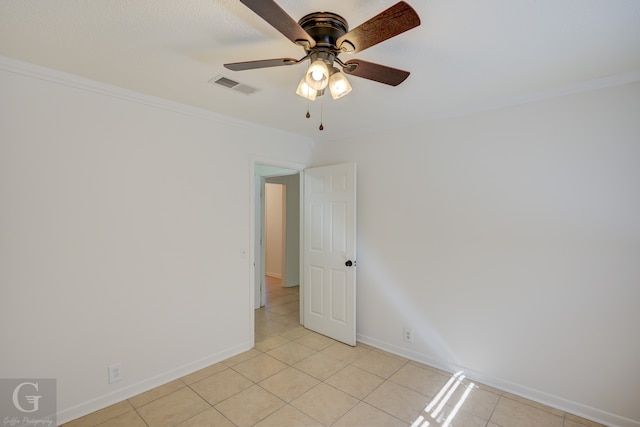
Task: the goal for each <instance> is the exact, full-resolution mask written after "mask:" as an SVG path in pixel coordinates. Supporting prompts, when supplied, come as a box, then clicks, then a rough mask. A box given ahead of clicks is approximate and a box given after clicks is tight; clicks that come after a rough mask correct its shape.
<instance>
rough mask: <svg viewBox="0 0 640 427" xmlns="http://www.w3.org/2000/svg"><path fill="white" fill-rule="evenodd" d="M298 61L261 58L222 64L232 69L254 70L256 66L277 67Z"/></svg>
mask: <svg viewBox="0 0 640 427" xmlns="http://www.w3.org/2000/svg"><path fill="white" fill-rule="evenodd" d="M298 62H299V61H298V60H297V59H294V58H277V59H261V60H259V61H245V62H231V63H229V64H224V66H225V68H228V69H229V70H232V71H243V70H254V69H256V68H268V67H279V66H281V65H294V64H297V63H298Z"/></svg>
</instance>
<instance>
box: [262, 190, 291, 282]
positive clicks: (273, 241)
mask: <svg viewBox="0 0 640 427" xmlns="http://www.w3.org/2000/svg"><path fill="white" fill-rule="evenodd" d="M264 187H265V188H264V189H265V204H264V205H265V208H264V211H265V215H264V216H265V218H264V222H265V233H264V234H265V245H264V247H265V256H264V258H265V274H266V275H267V276H272V277H277V278H282V275H283V271H282V270H283V265H284V244H285V238H286V237H285V234H284V233H285V223H284V221H285V217H284V215H285V206H284V203H285V188H284V185H282V184H270V183H266V184H265V186H264Z"/></svg>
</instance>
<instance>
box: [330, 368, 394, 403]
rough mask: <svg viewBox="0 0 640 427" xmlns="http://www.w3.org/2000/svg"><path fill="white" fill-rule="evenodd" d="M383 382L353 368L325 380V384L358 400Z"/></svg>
mask: <svg viewBox="0 0 640 427" xmlns="http://www.w3.org/2000/svg"><path fill="white" fill-rule="evenodd" d="M384 381H385V380H384V378H381V377H379V376H377V375H374V374H372V373H370V372H367V371H365V370H363V369H360V368H356V367H355V366H347V367H346V368H344V369H343V370H341V371H338V372H336V373H335V374H334V375H332V376H330V377H329V378H327V379H326V380H325V382H326V383H327V384H330V385H332V386H334V387H335V388H337V389H339V390H342V391H344V392H345V393H349V394H350V395H351V396H353V397H356V398H358V399H364V398H365V397H366V396H367V395H368V394H369V393H371V392H372V391H373V390H375V389H376V388H378V386H380V384H382V383H383V382H384Z"/></svg>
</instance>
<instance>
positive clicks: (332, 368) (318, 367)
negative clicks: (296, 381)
mask: <svg viewBox="0 0 640 427" xmlns="http://www.w3.org/2000/svg"><path fill="white" fill-rule="evenodd" d="M345 366H347V365H346V363H343V362H340V361H338V360H336V359H333V358H331V357H329V356H325V355H324V354H322V353H315V354H312V355H311V356H309V357H307V358H306V359H304V360H301V361H300V362H298V363H296V364H295V365H294V367H295V368H297V369H300V370H301V371H303V372H305V373H307V374H309V375H311V376H312V377H315V378H317V379H319V380H321V381H324V380H326V379H327V378H329V377H330V376H331V375H333V374H335V373H336V372H338V371H339V370H341V369H343V368H344V367H345Z"/></svg>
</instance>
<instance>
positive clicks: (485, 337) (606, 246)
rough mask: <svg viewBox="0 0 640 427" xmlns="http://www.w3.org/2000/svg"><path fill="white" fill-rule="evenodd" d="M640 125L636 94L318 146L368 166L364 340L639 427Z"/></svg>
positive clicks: (585, 98) (362, 217)
mask: <svg viewBox="0 0 640 427" xmlns="http://www.w3.org/2000/svg"><path fill="white" fill-rule="evenodd" d="M639 112H640V84H638V83H635V84H630V85H625V86H619V87H614V88H608V89H603V90H599V91H594V92H589V93H583V94H575V95H571V96H566V97H563V98H557V99H555V100H548V101H544V102H538V103H535V104H529V105H525V106H520V107H513V108H508V109H503V110H499V111H490V112H485V113H480V114H475V115H473V116H467V117H461V118H452V119H448V120H441V121H433V122H427V123H425V124H422V125H417V126H415V127H412V128H406V129H403V130H395V131H392V132H388V133H385V134H375V135H371V136H369V137H356V138H350V139H348V140H342V141H336V142H335V143H323V144H318V146H317V147H316V150H314V156H313V158H312V160H313V161H312V163H313V164H314V165H321V164H328V163H337V162H343V161H356V162H357V163H358V212H359V215H358V221H359V223H358V236H359V237H358V239H359V243H358V254H359V258H358V300H357V309H358V319H357V320H358V338H359V339H360V340H361V341H363V342H367V343H370V344H373V345H377V346H380V347H383V348H386V349H389V350H391V351H395V352H397V353H400V354H404V355H406V356H409V357H411V358H414V359H418V360H421V361H424V362H427V363H431V364H433V365H436V366H440V367H443V368H446V369H449V370H451V371H453V370H456V369H459V368H462V369H465V370H466V371H467V373H468V374H469V375H470V376H471V377H472V378H475V379H477V380H480V381H484V382H488V383H490V384H493V385H496V386H498V387H501V388H503V389H507V390H511V391H514V392H516V393H518V394H520V395H525V396H528V397H530V398H533V399H535V400H538V401H542V402H546V403H550V404H552V405H554V406H557V407H560V408H562V409H567V410H569V411H571V412H573V413H578V414H583V415H585V416H587V417H590V418H594V419H601V420H604V421H606V422H607V423H609V424H610V425H625V426H638V425H640V406H638V401H639V398H640V307H639V304H640V115H639ZM403 327H411V328H413V330H414V336H415V342H414V343H413V344H407V343H404V342H403V341H402V328H403Z"/></svg>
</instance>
